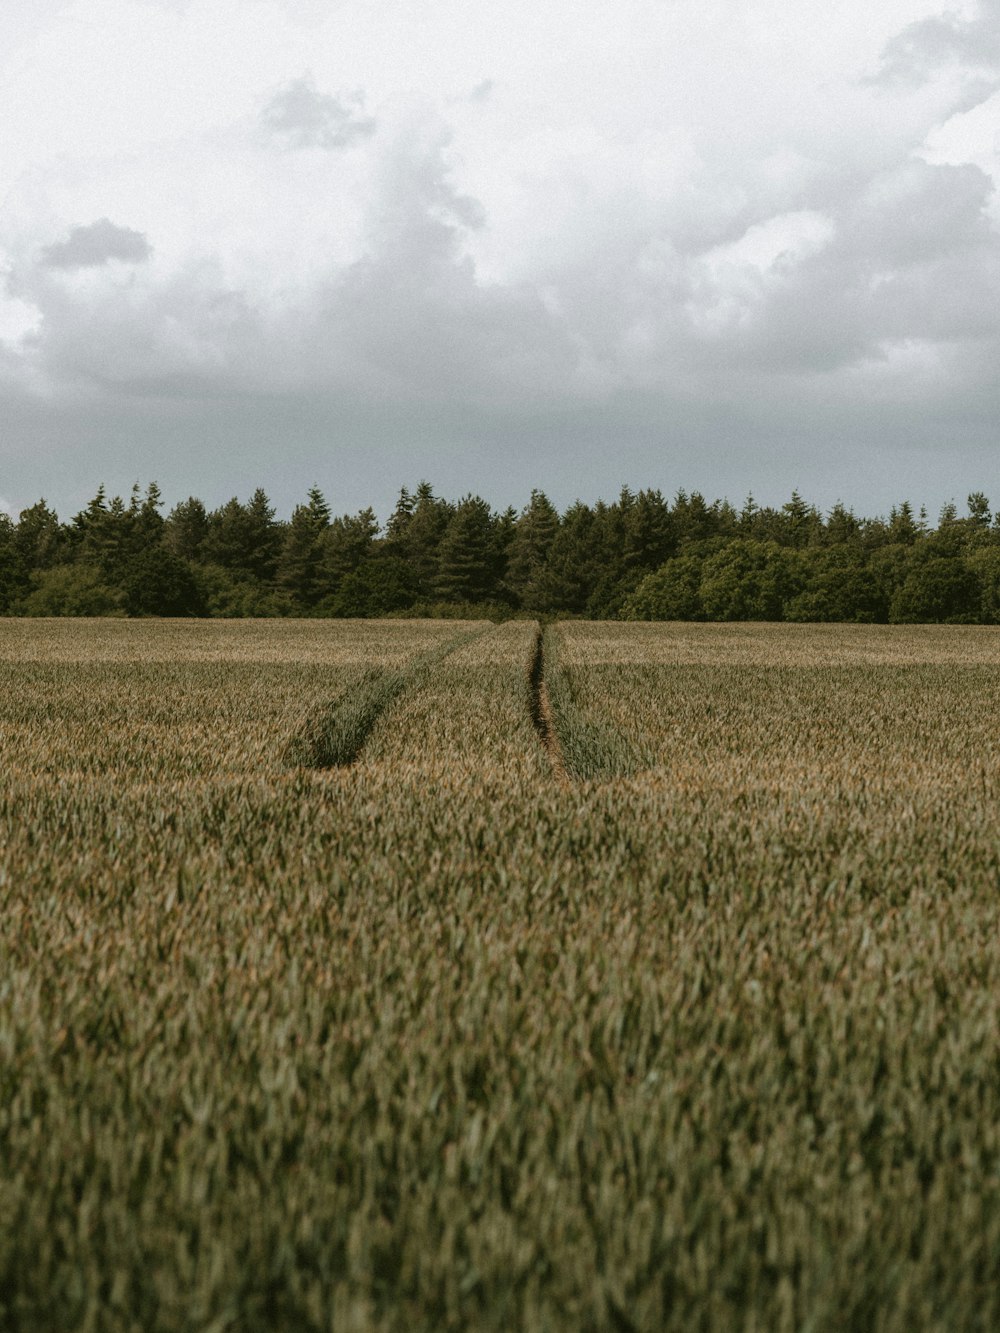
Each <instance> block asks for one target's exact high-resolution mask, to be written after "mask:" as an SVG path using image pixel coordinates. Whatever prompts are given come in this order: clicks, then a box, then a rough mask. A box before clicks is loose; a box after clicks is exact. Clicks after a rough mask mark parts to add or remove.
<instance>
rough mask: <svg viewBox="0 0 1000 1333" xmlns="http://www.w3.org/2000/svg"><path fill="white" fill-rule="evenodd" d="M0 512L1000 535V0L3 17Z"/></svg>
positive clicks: (401, 5)
mask: <svg viewBox="0 0 1000 1333" xmlns="http://www.w3.org/2000/svg"><path fill="white" fill-rule="evenodd" d="M0 127H2V128H0V506H2V507H4V508H6V509H7V510H8V511H9V512H12V513H14V514H15V515H16V513H17V512H18V511H19V510H20V509H21V508H24V507H26V506H27V505H29V504H32V503H34V501H36V500H37V499H38V498H39V497H40V496H45V498H46V499H47V500H48V501H49V503H50V504H52V505H54V507H55V508H57V509H58V511H59V512H60V514H61V515H62V516H63V517H68V516H69V515H70V514H71V513H73V512H75V510H77V509H79V508H80V507H82V506H83V505H84V504H85V503H86V502H87V500H88V499H89V498H90V497H91V496H92V495H93V494H94V492H95V491H96V489H97V486H98V484H99V483H102V482H103V483H104V484H105V485H106V487H107V488H108V490H109V492H111V493H116V492H121V493H125V494H127V493H128V491H129V490H130V488H131V487H132V485H133V483H135V482H138V483H140V485H142V486H143V487H145V485H146V484H147V483H148V482H149V481H152V480H155V481H156V482H157V483H158V484H159V485H160V487H161V489H162V491H163V493H164V497H165V499H166V501H167V505H168V507H169V505H170V504H172V503H174V502H176V501H177V500H179V499H183V498H185V497H186V496H188V495H190V494H196V495H199V496H201V497H202V499H204V500H205V501H206V503H209V504H210V505H215V504H221V503H223V502H224V501H225V500H227V499H228V498H229V497H230V496H232V495H239V496H240V497H241V498H245V497H246V496H248V495H249V494H250V493H251V492H252V490H253V489H254V488H256V487H257V486H263V487H264V489H265V490H266V491H267V493H268V495H269V496H270V498H271V499H272V501H273V502H274V504H275V505H276V507H277V509H278V512H279V513H280V514H283V515H285V514H288V513H290V511H291V509H292V507H293V506H294V505H295V504H296V503H299V502H300V501H302V500H303V499H304V497H305V493H306V491H307V489H308V488H309V487H310V486H312V485H313V484H317V485H319V486H320V488H321V489H322V490H323V491H324V493H325V494H326V496H327V498H328V500H329V501H330V503H331V505H332V507H333V508H334V509H335V511H337V512H353V511H355V510H357V509H359V508H361V507H363V506H365V505H367V504H372V505H374V507H375V509H376V511H377V512H378V513H380V514H381V515H383V516H384V515H385V514H387V513H388V512H389V511H390V510H391V508H392V505H393V503H394V500H395V497H396V495H397V493H398V491H399V488H400V487H401V486H402V485H408V486H410V487H411V489H412V488H413V487H414V486H415V485H416V483H417V482H418V481H420V480H421V479H425V478H426V479H427V480H429V481H431V482H432V483H433V485H434V487H435V489H436V490H437V492H438V493H439V494H444V495H446V496H448V497H449V498H458V497H459V496H460V495H462V494H465V493H467V492H476V493H479V494H481V495H483V496H485V497H486V498H487V499H488V500H490V502H491V503H493V504H495V505H496V506H497V507H505V506H506V505H508V504H512V505H514V506H516V507H520V506H521V505H523V504H524V503H525V502H526V501H527V499H528V496H529V494H530V491H531V489H532V488H533V487H541V488H542V489H544V490H545V491H546V492H547V494H548V495H549V496H550V497H551V498H552V499H553V501H555V502H556V503H557V504H558V505H560V506H561V507H563V506H565V505H567V504H569V503H571V502H572V501H573V500H574V499H577V498H581V499H584V500H588V501H592V500H594V499H596V498H598V497H604V498H606V499H612V498H614V497H615V496H616V495H617V493H618V491H619V489H620V488H621V486H622V485H625V484H628V485H629V486H631V487H632V488H633V489H638V488H640V487H654V488H659V489H661V490H663V491H664V493H666V494H668V495H670V494H673V492H674V491H676V490H677V489H678V488H684V489H685V490H688V491H690V490H701V491H702V492H703V493H704V494H706V495H707V496H708V497H710V498H715V497H717V496H725V497H728V498H729V499H731V500H732V501H733V502H734V503H740V502H742V500H743V499H744V497H746V496H747V495H748V494H749V493H751V492H752V493H753V495H754V496H755V498H756V499H757V500H758V501H759V502H761V503H772V504H780V503H782V502H783V501H784V500H786V499H787V498H788V497H789V495H790V494H791V492H792V490H793V489H797V490H798V491H800V492H801V493H802V494H803V495H804V496H805V497H806V498H807V499H809V500H811V501H813V502H815V503H816V504H818V505H819V506H820V507H821V508H828V507H829V506H830V505H832V504H833V503H835V502H836V501H838V500H841V501H843V502H845V503H847V504H849V505H851V506H853V507H854V508H856V509H857V510H858V511H859V512H861V513H865V514H876V513H884V512H887V511H888V509H889V508H890V506H891V505H893V504H894V503H897V502H898V501H900V500H902V499H904V498H909V499H910V500H911V501H913V502H914V503H915V504H917V505H920V504H926V505H927V506H928V508H929V509H930V510H931V511H932V512H936V510H937V508H938V507H939V506H940V505H941V504H942V503H944V502H946V501H948V500H951V499H955V500H956V501H957V502H958V504H959V507H960V508H962V507H964V501H965V497H966V495H967V494H968V493H969V492H970V491H972V490H984V491H985V492H986V493H987V495H989V496H990V498H991V499H992V500H993V502H994V504H995V505H996V506H997V507H998V508H1000V467H998V463H1000V373H998V372H1000V197H998V193H997V184H998V181H1000V0H968V2H967V3H966V2H962V0H953V2H952V3H951V4H950V5H949V7H948V8H947V10H942V9H940V8H939V7H938V3H936V0H930V3H924V0H880V3H879V4H878V5H876V6H873V5H872V4H871V0H841V2H840V3H838V4H837V5H835V6H831V5H829V4H828V3H820V0H741V2H740V3H739V4H737V3H735V0H615V3H614V4H610V3H607V0H545V3H544V4H540V3H538V0H490V3H488V4H487V3H485V0H479V2H477V0H381V3H379V4H377V5H375V4H372V3H371V2H370V0H69V2H67V0H3V4H2V6H0Z"/></svg>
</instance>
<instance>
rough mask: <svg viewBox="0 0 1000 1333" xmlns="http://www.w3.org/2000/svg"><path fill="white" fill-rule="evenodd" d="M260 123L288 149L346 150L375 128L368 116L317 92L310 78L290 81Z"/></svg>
mask: <svg viewBox="0 0 1000 1333" xmlns="http://www.w3.org/2000/svg"><path fill="white" fill-rule="evenodd" d="M261 121H262V123H263V125H264V127H265V128H266V129H267V130H269V131H270V132H271V133H272V134H273V135H275V136H276V137H277V138H278V139H280V140H283V141H284V142H285V143H286V144H287V145H288V146H289V147H292V148H327V149H336V148H349V147H350V146H351V145H352V144H354V143H357V142H359V140H362V139H367V138H369V137H370V136H371V135H373V134H374V133H375V130H376V129H377V123H376V121H375V120H374V119H373V118H372V117H371V116H365V115H363V114H360V108H358V109H353V108H352V107H350V106H345V105H344V103H343V102H341V101H340V100H339V99H338V98H336V97H331V96H329V95H328V94H326V93H321V92H320V91H319V90H318V89H317V87H316V85H315V84H314V83H313V81H312V79H310V78H301V79H294V80H293V81H292V82H291V83H289V84H288V85H286V87H284V88H282V89H281V91H280V92H278V93H276V94H275V95H274V97H272V98H271V100H270V102H268V104H267V106H266V107H265V108H264V110H263V112H262V113H261Z"/></svg>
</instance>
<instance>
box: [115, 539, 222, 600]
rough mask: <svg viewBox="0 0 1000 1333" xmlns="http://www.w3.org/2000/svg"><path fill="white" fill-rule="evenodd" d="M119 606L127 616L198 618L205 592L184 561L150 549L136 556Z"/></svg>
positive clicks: (124, 583)
mask: <svg viewBox="0 0 1000 1333" xmlns="http://www.w3.org/2000/svg"><path fill="white" fill-rule="evenodd" d="M122 605H123V606H124V609H125V611H126V612H127V613H128V614H129V615H130V616H201V615H204V614H205V592H204V588H203V587H202V585H201V583H200V582H199V580H198V577H197V574H196V573H195V570H194V569H193V568H192V566H191V564H190V563H189V562H188V561H187V560H182V559H181V557H180V556H178V555H174V553H173V552H172V551H169V550H167V548H166V547H164V546H151V547H149V548H148V549H147V550H145V551H142V552H140V553H139V555H138V556H136V558H135V560H134V561H133V562H132V564H131V566H130V568H129V571H128V573H127V574H126V576H125V578H124V580H123V581H122Z"/></svg>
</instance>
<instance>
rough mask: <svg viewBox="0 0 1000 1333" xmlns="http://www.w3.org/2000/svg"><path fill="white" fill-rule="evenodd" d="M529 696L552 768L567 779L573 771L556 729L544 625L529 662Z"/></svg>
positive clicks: (541, 739) (558, 775) (533, 715)
mask: <svg viewBox="0 0 1000 1333" xmlns="http://www.w3.org/2000/svg"><path fill="white" fill-rule="evenodd" d="M528 698H529V706H530V709H531V721H532V725H533V726H534V728H535V731H536V732H537V733H538V739H539V740H540V741H541V743H542V748H543V749H544V751H545V753H546V754H547V755H548V758H549V763H550V764H551V765H552V771H553V773H555V775H556V777H557V778H558V779H559V780H560V781H561V782H567V781H568V780H569V774H568V773H567V772H566V762H565V760H564V759H563V753H562V746H561V745H560V744H559V734H558V732H557V731H556V724H555V715H554V714H553V711H552V701H551V699H550V698H549V690H548V686H547V685H546V683H545V634H544V632H543V630H542V627H541V626H539V627H538V633H537V634H536V636H535V646H534V651H533V652H532V655H531V662H530V664H529V666H528Z"/></svg>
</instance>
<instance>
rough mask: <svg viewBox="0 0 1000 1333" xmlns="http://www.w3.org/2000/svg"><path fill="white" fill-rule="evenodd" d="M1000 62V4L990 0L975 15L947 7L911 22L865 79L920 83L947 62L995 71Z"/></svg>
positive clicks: (896, 83) (882, 83)
mask: <svg viewBox="0 0 1000 1333" xmlns="http://www.w3.org/2000/svg"><path fill="white" fill-rule="evenodd" d="M998 65H1000V5H998V4H996V3H995V0H986V3H984V4H983V5H982V6H981V9H980V14H979V16H978V17H977V18H974V19H965V18H962V17H961V16H960V15H958V14H954V13H945V14H937V15H934V16H933V17H931V18H924V19H919V20H917V21H916V22H914V23H909V24H907V26H906V27H905V28H903V30H902V31H901V32H899V33H897V34H896V36H895V37H893V38H892V39H891V40H890V41H889V42H887V43H886V45H885V46H884V48H883V50H882V56H881V61H880V63H879V68H878V72H877V73H876V74H874V75H871V76H869V77H868V79H866V80H865V82H867V83H871V84H874V85H876V86H882V87H889V88H892V87H900V86H903V87H919V86H920V85H922V84H924V83H927V82H928V81H929V80H930V79H931V78H933V76H934V75H935V74H936V73H937V72H938V71H939V70H940V69H942V68H944V67H947V66H955V67H959V68H963V67H964V68H967V69H972V70H982V71H995V70H996V67H997V66H998Z"/></svg>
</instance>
